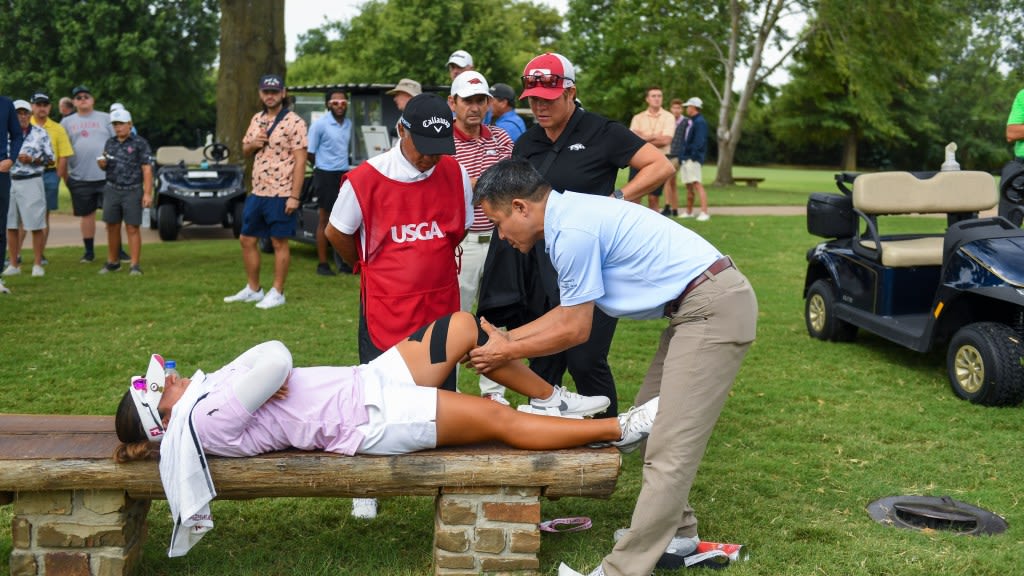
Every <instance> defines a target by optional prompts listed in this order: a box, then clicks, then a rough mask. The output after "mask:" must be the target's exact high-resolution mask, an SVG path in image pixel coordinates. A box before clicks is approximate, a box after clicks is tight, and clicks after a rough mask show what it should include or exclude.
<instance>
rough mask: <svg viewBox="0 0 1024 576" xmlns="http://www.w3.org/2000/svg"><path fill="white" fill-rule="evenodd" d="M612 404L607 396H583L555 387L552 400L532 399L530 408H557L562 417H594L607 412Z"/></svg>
mask: <svg viewBox="0 0 1024 576" xmlns="http://www.w3.org/2000/svg"><path fill="white" fill-rule="evenodd" d="M610 404H611V400H609V399H608V397H607V396H581V395H580V394H577V393H575V392H570V391H569V390H566V389H565V388H563V387H562V386H555V391H554V393H553V394H551V397H550V398H547V399H544V400H541V399H539V398H531V399H530V406H533V407H534V408H539V409H542V410H546V409H548V408H557V409H558V412H559V413H560V415H561V416H593V415H594V414H597V413H599V412H604V411H605V410H607V409H608V406H609V405H610Z"/></svg>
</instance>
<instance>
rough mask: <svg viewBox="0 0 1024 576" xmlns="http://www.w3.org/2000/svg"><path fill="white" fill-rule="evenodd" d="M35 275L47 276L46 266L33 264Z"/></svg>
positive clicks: (33, 273)
mask: <svg viewBox="0 0 1024 576" xmlns="http://www.w3.org/2000/svg"><path fill="white" fill-rule="evenodd" d="M32 275H33V276H46V268H43V267H42V266H38V265H32Z"/></svg>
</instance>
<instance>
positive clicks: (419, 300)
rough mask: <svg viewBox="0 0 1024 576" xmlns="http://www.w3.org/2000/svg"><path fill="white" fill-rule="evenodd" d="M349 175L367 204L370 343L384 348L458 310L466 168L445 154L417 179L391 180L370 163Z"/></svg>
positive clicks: (363, 290) (365, 286)
mask: <svg viewBox="0 0 1024 576" xmlns="http://www.w3.org/2000/svg"><path fill="white" fill-rule="evenodd" d="M348 179H349V181H350V182H351V183H352V188H353V189H354V190H355V194H356V200H357V201H358V202H359V208H360V209H361V210H362V211H363V229H364V232H365V234H364V236H365V245H364V247H363V248H364V249H363V250H362V251H361V254H360V267H361V272H360V296H361V298H362V303H363V313H364V314H365V315H366V326H367V329H368V330H369V333H370V339H371V340H372V341H373V345H374V346H376V347H377V348H379V349H381V350H387V349H388V348H390V347H392V346H394V345H395V344H397V343H398V342H400V341H401V340H403V339H404V338H406V337H407V336H409V334H411V333H413V332H414V331H416V330H417V329H418V328H420V327H421V326H424V325H426V324H428V323H429V322H433V321H434V320H437V319H438V318H440V317H441V316H444V315H445V314H451V313H452V312H456V311H458V310H459V276H458V270H457V269H456V263H455V249H456V248H457V247H458V245H459V242H461V241H462V238H463V237H464V236H465V235H466V198H465V193H464V191H463V185H462V171H461V169H460V168H459V164H458V163H457V162H456V161H455V159H453V158H451V157H450V156H443V157H442V158H441V161H440V162H439V163H438V164H437V166H435V167H434V172H433V173H432V174H431V175H430V177H429V178H427V179H426V180H421V181H419V182H398V181H395V180H392V179H390V178H388V177H386V176H384V175H383V174H381V173H380V172H378V171H377V169H376V168H374V167H373V166H371V165H370V164H369V163H365V162H364V163H363V164H362V165H360V166H359V167H358V168H356V169H355V170H353V171H351V172H349V173H348Z"/></svg>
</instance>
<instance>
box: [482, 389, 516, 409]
mask: <svg viewBox="0 0 1024 576" xmlns="http://www.w3.org/2000/svg"><path fill="white" fill-rule="evenodd" d="M480 396H481V397H483V398H487V399H488V400H490V401H492V402H497V403H498V404H501V405H502V406H511V404H509V403H508V400H505V396H504V395H502V394H500V393H498V392H491V393H490V394H481V395H480Z"/></svg>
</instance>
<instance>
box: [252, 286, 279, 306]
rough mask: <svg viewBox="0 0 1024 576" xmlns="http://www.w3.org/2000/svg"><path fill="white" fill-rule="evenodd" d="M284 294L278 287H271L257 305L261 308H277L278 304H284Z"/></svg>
mask: <svg viewBox="0 0 1024 576" xmlns="http://www.w3.org/2000/svg"><path fill="white" fill-rule="evenodd" d="M284 302H285V300H284V294H281V293H280V292H278V291H277V288H271V289H270V291H269V292H267V295H266V296H264V297H263V300H260V301H259V303H258V304H256V307H257V308H259V309H260V310H267V309H269V308H277V307H278V306H283V305H284Z"/></svg>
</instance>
